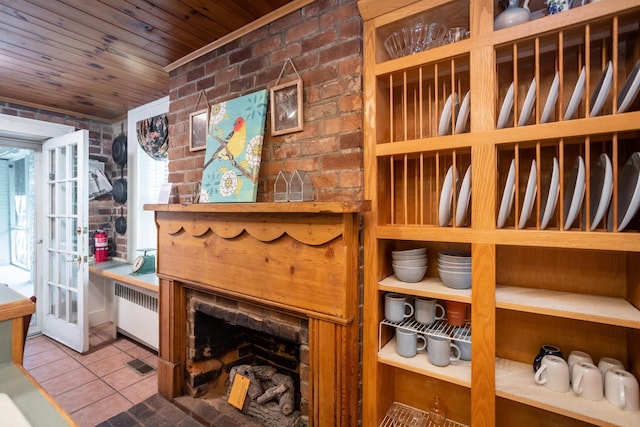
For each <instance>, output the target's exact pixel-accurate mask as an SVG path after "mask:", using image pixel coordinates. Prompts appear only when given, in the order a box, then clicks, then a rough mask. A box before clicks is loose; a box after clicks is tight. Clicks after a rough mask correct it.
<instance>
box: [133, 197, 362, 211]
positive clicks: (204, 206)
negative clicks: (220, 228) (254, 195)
mask: <svg viewBox="0 0 640 427" xmlns="http://www.w3.org/2000/svg"><path fill="white" fill-rule="evenodd" d="M370 209H371V202H369V201H368V200H361V201H350V202H287V203H194V204H191V205H183V204H177V203H176V204H161V205H158V204H148V205H144V210H146V211H157V212H203V213H235V212H238V213H310V214H312V213H352V212H364V211H368V210H370Z"/></svg>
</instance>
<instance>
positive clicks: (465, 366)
mask: <svg viewBox="0 0 640 427" xmlns="http://www.w3.org/2000/svg"><path fill="white" fill-rule="evenodd" d="M378 361H379V362H380V363H384V364H385V365H389V366H394V367H396V368H400V369H405V370H407V371H411V372H415V373H417V374H420V375H427V376H429V377H431V378H437V379H439V380H442V381H447V382H450V383H453V384H457V385H460V386H463V387H471V362H467V361H464V360H456V361H453V362H451V364H450V365H449V366H445V367H443V368H442V367H438V366H434V365H432V364H431V363H430V362H429V357H428V355H427V352H426V351H424V350H420V351H418V354H417V355H416V356H415V357H411V358H407V357H402V356H400V355H399V354H398V353H397V352H396V340H395V338H393V339H391V341H389V342H388V343H387V344H385V346H384V347H382V349H381V350H380V351H379V352H378Z"/></svg>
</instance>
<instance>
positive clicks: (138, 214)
mask: <svg viewBox="0 0 640 427" xmlns="http://www.w3.org/2000/svg"><path fill="white" fill-rule="evenodd" d="M168 111H169V97H164V98H162V99H159V100H157V101H154V102H151V103H149V104H146V105H143V106H141V107H138V108H136V109H133V110H130V111H129V114H128V117H127V122H128V123H127V129H128V136H127V140H128V150H127V151H128V157H129V158H128V165H129V166H128V167H129V171H128V177H129V185H128V186H129V191H128V193H129V195H130V196H129V197H128V202H129V203H128V205H129V209H128V211H127V217H128V218H127V222H128V226H127V231H128V232H127V237H128V240H127V243H128V248H127V257H128V258H129V260H133V259H134V258H135V257H136V256H138V255H141V252H138V249H143V248H156V249H157V235H156V224H155V221H154V212H153V211H145V210H144V205H145V204H153V203H157V202H158V195H159V193H160V187H161V186H162V184H164V183H166V182H168V178H169V162H168V161H158V160H154V159H152V158H151V157H150V156H149V155H147V154H146V153H145V152H144V150H143V149H142V148H141V147H140V145H139V144H138V138H137V135H136V123H137V122H138V121H140V120H144V119H147V118H149V117H153V116H157V115H160V114H163V113H167V112H168Z"/></svg>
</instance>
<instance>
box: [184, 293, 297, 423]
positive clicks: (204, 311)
mask: <svg viewBox="0 0 640 427" xmlns="http://www.w3.org/2000/svg"><path fill="white" fill-rule="evenodd" d="M187 301H188V304H187V305H188V308H187V360H188V362H187V366H186V372H185V376H186V381H185V383H186V388H187V390H188V393H189V395H190V396H191V397H201V398H203V399H205V400H211V399H219V398H222V399H224V398H225V397H226V392H227V390H228V385H229V380H230V378H229V371H230V369H231V368H232V367H233V366H236V365H269V366H273V367H275V368H276V369H277V371H278V373H281V374H284V375H288V376H290V377H291V378H292V379H293V383H294V387H295V392H294V399H295V412H294V414H293V416H292V418H297V419H298V420H299V421H298V423H297V425H307V424H308V416H309V396H308V392H309V327H308V320H307V319H303V318H300V317H297V316H292V315H289V314H286V313H283V312H280V311H276V310H273V309H270V308H269V307H262V306H259V305H255V304H247V303H244V302H239V301H235V300H232V299H229V298H226V297H222V296H216V295H210V294H207V293H202V292H197V291H190V292H189V293H188V295H187Z"/></svg>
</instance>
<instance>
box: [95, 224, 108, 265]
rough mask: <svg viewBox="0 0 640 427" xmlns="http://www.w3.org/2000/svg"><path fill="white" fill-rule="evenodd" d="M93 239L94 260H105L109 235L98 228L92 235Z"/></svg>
mask: <svg viewBox="0 0 640 427" xmlns="http://www.w3.org/2000/svg"><path fill="white" fill-rule="evenodd" d="M93 238H94V239H95V248H96V250H95V254H94V255H95V260H96V262H103V261H107V259H108V257H109V236H107V233H106V232H105V231H104V230H103V229H102V228H100V229H99V230H98V231H96V234H94V235H93Z"/></svg>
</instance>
